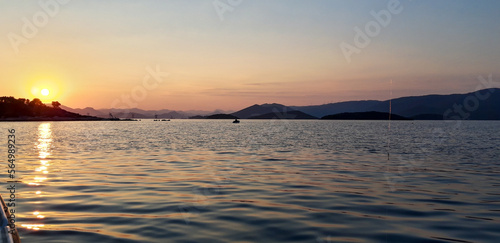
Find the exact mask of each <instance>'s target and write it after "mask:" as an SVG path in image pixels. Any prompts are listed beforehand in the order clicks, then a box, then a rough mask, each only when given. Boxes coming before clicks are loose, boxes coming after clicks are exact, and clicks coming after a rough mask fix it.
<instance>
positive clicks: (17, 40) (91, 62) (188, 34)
mask: <svg viewBox="0 0 500 243" xmlns="http://www.w3.org/2000/svg"><path fill="white" fill-rule="evenodd" d="M499 13H500V1H497V0H483V1H466V0H442V1H435V0H421V1H411V0H401V1H398V0H356V1H348V0H343V1H340V0H273V1H269V0H169V1H167V0H157V1H153V0H151V1H148V0H140V1H139V0H135V1H131V0H85V1H83V0H40V1H38V0H37V1H35V0H27V1H8V0H0V36H2V38H0V70H1V71H0V96H14V97H17V98H20V97H23V98H28V99H33V98H35V97H39V98H41V99H42V100H43V101H44V102H50V101H52V100H57V101H59V102H60V103H61V104H63V105H66V106H69V107H72V108H84V107H94V108H112V107H114V108H135V107H137V108H142V109H172V110H214V109H226V110H239V109H241V108H244V107H246V106H250V105H253V104H262V103H281V104H285V105H318V104H325V103H332V102H340V101H349V100H372V99H375V100H388V99H390V98H391V97H402V96H410V95H425V94H451V93H466V92H471V91H475V90H476V89H477V87H478V84H480V82H479V80H478V76H480V75H482V76H485V77H486V76H488V75H490V74H491V75H493V79H497V78H498V77H500V75H499V74H500V73H499V72H500V71H499V70H500V69H499V66H500V65H499V64H500V62H499V61H500V48H499V43H500V25H499V24H498V23H500V14H499ZM391 80H392V81H391ZM42 89H48V90H49V91H50V93H49V95H47V96H43V95H41V94H40V92H41V90H42ZM391 92H392V95H391Z"/></svg>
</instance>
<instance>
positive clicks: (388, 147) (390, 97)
mask: <svg viewBox="0 0 500 243" xmlns="http://www.w3.org/2000/svg"><path fill="white" fill-rule="evenodd" d="M390 86H391V87H390V90H391V91H390V96H389V123H388V125H387V129H388V132H387V160H390V151H389V150H390V148H391V113H392V79H391V85H390Z"/></svg>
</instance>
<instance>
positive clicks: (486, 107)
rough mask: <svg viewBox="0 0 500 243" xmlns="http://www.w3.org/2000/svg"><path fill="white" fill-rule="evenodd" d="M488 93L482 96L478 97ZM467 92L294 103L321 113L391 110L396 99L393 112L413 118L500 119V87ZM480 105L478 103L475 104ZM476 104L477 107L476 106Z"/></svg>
mask: <svg viewBox="0 0 500 243" xmlns="http://www.w3.org/2000/svg"><path fill="white" fill-rule="evenodd" d="M476 92H477V94H479V95H480V96H485V97H486V96H487V98H486V99H484V100H481V99H480V98H478V97H476ZM476 92H471V93H466V94H451V95H424V96H411V97H401V98H397V99H393V100H392V101H390V100H386V101H374V100H368V101H349V102H340V103H333V104H325V105H318V106H292V107H290V108H292V109H296V110H299V111H302V112H305V113H307V114H311V115H313V116H317V117H323V116H326V115H333V114H339V113H344V112H367V111H378V112H389V106H390V103H392V104H391V105H392V111H391V112H392V113H393V114H397V115H400V116H404V117H409V118H413V119H431V120H438V119H439V120H442V119H443V116H444V115H446V117H445V119H455V118H462V119H470V120H500V89H494V88H492V89H485V90H480V91H476ZM475 106H477V107H475ZM473 108H475V109H473Z"/></svg>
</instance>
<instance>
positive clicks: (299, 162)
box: [0, 120, 500, 243]
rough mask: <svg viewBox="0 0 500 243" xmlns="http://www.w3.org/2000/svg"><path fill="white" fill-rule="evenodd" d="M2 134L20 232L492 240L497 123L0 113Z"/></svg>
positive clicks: (498, 223)
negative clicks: (49, 117) (10, 116)
mask: <svg viewBox="0 0 500 243" xmlns="http://www.w3.org/2000/svg"><path fill="white" fill-rule="evenodd" d="M12 129H14V130H12ZM0 134H1V138H0V139H2V140H3V141H2V142H1V143H2V144H4V145H3V146H2V147H3V148H1V150H2V152H1V153H0V154H1V155H2V157H3V158H2V161H3V164H4V165H3V167H4V169H3V170H1V171H0V179H1V180H2V181H3V185H4V186H2V188H1V189H0V193H1V195H2V196H3V198H4V199H8V198H9V195H10V192H9V190H8V185H11V184H15V188H16V190H15V193H14V194H15V195H14V196H15V199H16V201H15V207H11V209H15V220H16V221H15V223H16V228H17V229H18V231H19V234H20V236H21V240H22V242H23V243H26V242H28V243H29V242H49V243H51V242H72V243H75V242H76V243H80V242H81V243H83V242H120V243H121V242H321V243H326V242H328V243H329V242H398V243H399V242H499V241H500V150H499V148H500V122H499V121H331V120H330V121H326V120H300V121H299V120H241V123H239V124H233V123H232V121H231V120H171V121H163V122H162V121H153V120H141V121H119V122H118V121H85V122H83V121H72V122H2V123H0ZM8 135H14V136H15V146H16V148H15V149H16V150H15V151H11V152H14V154H15V161H14V162H13V163H14V164H15V173H14V177H15V178H9V175H10V174H11V173H8V170H10V169H9V168H8V166H9V164H10V163H9V162H8ZM11 196H12V195H10V197H11Z"/></svg>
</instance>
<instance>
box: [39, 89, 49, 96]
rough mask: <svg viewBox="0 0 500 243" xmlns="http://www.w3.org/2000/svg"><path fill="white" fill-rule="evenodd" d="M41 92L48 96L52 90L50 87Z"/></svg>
mask: <svg viewBox="0 0 500 243" xmlns="http://www.w3.org/2000/svg"><path fill="white" fill-rule="evenodd" d="M40 93H41V94H42V95H43V96H47V95H49V94H50V91H49V90H48V89H42V91H40Z"/></svg>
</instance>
